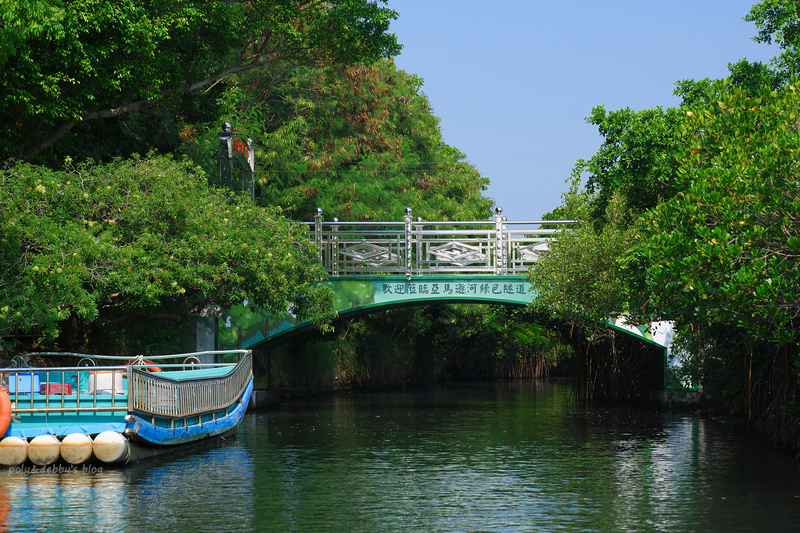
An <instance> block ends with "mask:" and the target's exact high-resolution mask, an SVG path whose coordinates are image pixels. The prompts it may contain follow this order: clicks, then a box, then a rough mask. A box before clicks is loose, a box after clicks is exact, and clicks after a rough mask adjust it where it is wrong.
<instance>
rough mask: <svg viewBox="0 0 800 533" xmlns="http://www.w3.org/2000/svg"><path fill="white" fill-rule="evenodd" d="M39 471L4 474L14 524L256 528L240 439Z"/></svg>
mask: <svg viewBox="0 0 800 533" xmlns="http://www.w3.org/2000/svg"><path fill="white" fill-rule="evenodd" d="M31 470H32V469H27V468H26V469H8V472H7V473H6V472H2V473H0V512H2V513H4V515H0V518H4V519H5V520H4V521H3V524H4V526H5V527H6V528H7V530H11V531H17V530H20V529H24V530H43V531H44V530H47V531H53V530H65V531H120V530H125V529H132V530H139V531H179V530H185V529H187V528H188V529H191V530H196V531H210V530H226V529H228V528H230V527H235V528H237V529H244V530H252V529H254V526H253V519H252V518H253V503H252V493H253V465H252V460H251V456H250V453H249V450H248V449H247V448H244V447H241V446H238V445H230V446H224V447H221V448H215V449H211V450H202V451H193V452H189V453H187V454H184V456H182V457H172V458H170V460H169V461H161V462H160V463H158V464H155V463H150V464H148V465H145V466H132V467H128V468H124V469H112V468H93V469H90V468H88V467H77V468H74V467H73V468H70V467H58V466H51V467H49V468H40V469H38V471H31ZM4 504H5V505H4Z"/></svg>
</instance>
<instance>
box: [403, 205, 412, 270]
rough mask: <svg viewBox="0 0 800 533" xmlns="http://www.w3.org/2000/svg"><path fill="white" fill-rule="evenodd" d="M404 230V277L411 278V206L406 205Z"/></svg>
mask: <svg viewBox="0 0 800 533" xmlns="http://www.w3.org/2000/svg"><path fill="white" fill-rule="evenodd" d="M404 221H405V230H406V279H408V280H410V279H411V208H410V207H406V216H405V218H404Z"/></svg>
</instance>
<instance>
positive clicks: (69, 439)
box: [61, 433, 93, 465]
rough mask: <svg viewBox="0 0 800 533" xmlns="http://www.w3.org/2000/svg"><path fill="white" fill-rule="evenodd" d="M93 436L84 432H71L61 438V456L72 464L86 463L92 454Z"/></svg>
mask: <svg viewBox="0 0 800 533" xmlns="http://www.w3.org/2000/svg"><path fill="white" fill-rule="evenodd" d="M92 448H93V445H92V438H91V437H90V436H89V435H86V434H84V433H70V434H69V435H67V436H66V437H64V438H63V439H62V440H61V458H62V459H64V460H65V461H66V462H68V463H69V464H71V465H79V464H81V463H85V462H86V461H88V460H89V457H91V456H92Z"/></svg>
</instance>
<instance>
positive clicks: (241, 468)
mask: <svg viewBox="0 0 800 533" xmlns="http://www.w3.org/2000/svg"><path fill="white" fill-rule="evenodd" d="M798 474H800V471H798V468H797V466H796V465H795V463H793V462H792V458H791V457H789V456H787V455H785V454H783V453H781V452H778V451H775V450H771V449H769V448H768V447H767V446H766V445H764V444H763V443H761V442H760V441H756V440H751V439H748V438H745V437H743V436H742V435H741V434H739V433H736V432H734V431H732V430H729V429H728V428H726V427H724V426H720V425H718V424H716V423H712V422H706V421H705V420H703V419H701V418H698V417H695V416H691V415H684V414H670V413H662V412H658V411H652V410H646V409H636V408H619V407H616V408H611V407H603V408H585V407H578V406H577V405H576V404H575V403H574V402H573V401H572V400H571V399H570V395H569V394H568V388H567V387H565V386H564V385H562V384H560V383H559V382H550V383H544V382H528V383H515V384H501V385H466V386H441V387H436V388H432V389H426V390H414V391H401V392H391V393H378V394H347V395H336V396H331V397H324V398H312V399H306V400H295V401H291V402H289V403H287V404H286V405H284V406H283V407H282V408H281V409H280V410H278V411H276V412H269V413H259V414H255V415H253V414H249V415H247V416H246V417H245V422H244V424H243V427H242V428H241V431H240V435H239V438H238V440H237V441H235V442H231V443H227V444H226V445H224V446H222V447H219V448H214V449H209V450H202V451H198V452H193V453H190V454H186V455H184V456H180V457H177V458H172V459H171V460H169V461H164V462H162V463H160V464H153V463H151V464H148V465H145V466H143V467H136V468H129V469H123V470H105V471H103V472H101V473H94V474H92V473H83V472H74V473H69V474H23V473H14V472H9V473H8V474H7V475H4V474H0V530H2V528H3V527H5V528H6V529H7V530H20V529H47V530H56V529H61V530H92V531H118V530H122V529H130V530H140V531H163V530H172V531H184V530H194V531H212V530H214V531H217V530H240V531H336V530H342V531H400V530H412V531H498V530H503V531H552V530H570V531H587V530H593V531H789V530H795V529H796V528H797V527H798V526H800V512H798V511H800V508H799V506H800V475H798Z"/></svg>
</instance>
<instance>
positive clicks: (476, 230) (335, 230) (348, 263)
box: [309, 207, 574, 279]
mask: <svg viewBox="0 0 800 533" xmlns="http://www.w3.org/2000/svg"><path fill="white" fill-rule="evenodd" d="M502 213H503V210H502V209H500V208H499V207H498V208H497V209H496V210H495V216H494V221H427V220H422V219H421V218H417V219H414V218H413V217H412V216H411V209H410V208H407V209H406V215H405V217H404V219H403V221H402V222H340V221H339V220H337V219H333V220H332V221H325V220H323V218H322V211H321V210H319V209H318V210H317V215H316V217H315V219H314V222H313V223H309V239H310V240H311V241H312V242H314V243H315V244H316V245H317V249H318V250H319V257H320V261H321V262H322V264H323V265H324V266H325V269H326V271H327V272H328V274H329V275H330V276H333V277H340V276H355V275H374V274H384V275H404V276H406V278H408V279H411V278H412V277H414V276H426V275H428V276H430V275H443V274H444V275H448V274H465V273H468V274H472V275H487V276H491V275H495V276H503V275H509V274H524V273H525V272H527V270H528V269H529V268H530V267H531V266H532V265H533V264H534V263H536V261H537V260H538V259H539V256H540V255H541V253H542V252H543V251H545V250H546V249H547V243H548V241H549V240H550V239H552V238H553V236H554V234H555V233H556V232H557V231H559V230H556V229H541V228H540V227H534V226H541V225H556V226H558V225H569V224H574V221H571V220H548V221H541V220H537V221H509V220H507V219H506V217H504V216H503V214H502Z"/></svg>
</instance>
